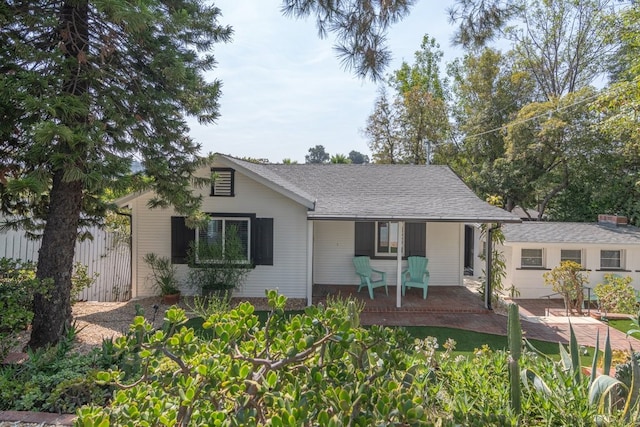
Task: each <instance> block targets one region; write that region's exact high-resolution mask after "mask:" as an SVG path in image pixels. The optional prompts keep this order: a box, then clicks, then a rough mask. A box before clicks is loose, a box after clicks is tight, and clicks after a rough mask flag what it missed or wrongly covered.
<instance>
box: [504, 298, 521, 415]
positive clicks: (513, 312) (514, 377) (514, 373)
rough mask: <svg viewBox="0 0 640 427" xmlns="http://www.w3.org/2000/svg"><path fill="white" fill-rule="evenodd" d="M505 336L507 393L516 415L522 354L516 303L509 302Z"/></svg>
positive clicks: (519, 396)
mask: <svg viewBox="0 0 640 427" xmlns="http://www.w3.org/2000/svg"><path fill="white" fill-rule="evenodd" d="M508 313H509V317H508V321H507V338H508V342H509V359H508V364H509V385H510V387H509V394H510V398H509V399H510V402H511V409H512V410H513V413H514V414H515V415H516V416H519V415H520V413H521V412H522V400H521V399H522V392H521V388H520V356H521V354H522V328H521V327H520V313H519V311H518V305H517V304H513V303H511V304H509V307H508Z"/></svg>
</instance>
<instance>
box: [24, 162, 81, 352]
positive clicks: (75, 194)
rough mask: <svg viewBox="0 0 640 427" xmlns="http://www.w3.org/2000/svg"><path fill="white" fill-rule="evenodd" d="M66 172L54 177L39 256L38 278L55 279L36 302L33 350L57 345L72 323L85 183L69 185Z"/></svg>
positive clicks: (36, 298) (34, 306)
mask: <svg viewBox="0 0 640 427" xmlns="http://www.w3.org/2000/svg"><path fill="white" fill-rule="evenodd" d="M63 175H64V171H57V172H56V173H55V175H54V177H53V187H52V189H51V201H50V203H49V213H48V216H47V223H46V225H45V228H44V234H43V236H42V246H41V247H40V252H39V255H38V272H37V277H38V279H40V280H45V279H52V280H53V283H52V284H51V286H50V287H49V289H48V291H47V292H46V293H38V294H36V296H35V298H34V301H33V313H34V317H33V326H32V330H31V340H30V341H29V347H31V348H39V347H43V346H46V345H49V344H56V343H57V342H58V341H59V340H60V338H61V337H62V336H63V334H64V331H65V328H66V327H67V326H69V324H70V321H71V274H72V270H73V254H74V250H75V245H76V238H77V236H78V222H79V219H80V209H81V207H82V183H81V182H80V181H71V182H65V181H64V180H63Z"/></svg>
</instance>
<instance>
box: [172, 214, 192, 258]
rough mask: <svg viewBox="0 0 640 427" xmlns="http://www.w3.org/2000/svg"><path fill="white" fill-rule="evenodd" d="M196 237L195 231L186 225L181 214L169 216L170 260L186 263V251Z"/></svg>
mask: <svg viewBox="0 0 640 427" xmlns="http://www.w3.org/2000/svg"><path fill="white" fill-rule="evenodd" d="M195 238H196V231H195V230H194V229H193V228H189V227H187V225H186V224H185V218H184V217H183V216H172V217H171V262H172V263H173V264H186V263H187V262H188V256H187V255H188V253H189V248H190V246H191V242H193V241H194V240H195Z"/></svg>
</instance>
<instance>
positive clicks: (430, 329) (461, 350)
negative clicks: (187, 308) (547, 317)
mask: <svg viewBox="0 0 640 427" xmlns="http://www.w3.org/2000/svg"><path fill="white" fill-rule="evenodd" d="M298 313H301V312H291V314H292V315H295V314H298ZM256 314H257V315H258V317H259V318H260V320H261V321H263V322H264V321H265V320H266V318H267V312H256ZM187 325H188V326H190V327H192V328H194V329H195V330H196V331H200V333H203V332H204V335H205V336H206V333H207V331H203V330H202V329H201V327H202V319H201V318H192V319H190V320H189V322H188V324H187ZM405 329H406V330H407V331H408V332H409V333H410V334H411V335H412V336H414V337H415V338H420V339H423V338H426V337H429V336H431V337H435V338H436V339H437V340H438V344H439V345H440V348H439V349H438V351H443V350H444V348H443V347H442V344H444V342H445V341H446V340H447V339H448V338H451V339H453V340H455V342H456V348H455V352H454V354H456V355H465V356H469V355H472V354H473V352H474V350H476V349H479V348H481V347H482V346H483V345H485V344H486V345H487V346H489V348H491V349H492V350H503V349H505V348H506V347H507V337H506V336H502V335H494V334H484V333H481V332H474V331H467V330H463V329H455V328H445V327H436V326H407V327H405ZM529 342H530V343H531V344H532V345H533V346H534V347H535V348H536V349H538V350H539V351H540V352H542V353H544V354H546V355H548V356H551V357H552V358H553V359H556V360H558V359H559V358H560V350H559V348H558V343H557V342H556V343H553V342H547V341H538V340H529ZM587 351H588V354H587V355H582V356H581V358H582V362H581V363H582V364H583V365H586V366H589V365H591V361H592V357H593V351H594V349H593V348H587Z"/></svg>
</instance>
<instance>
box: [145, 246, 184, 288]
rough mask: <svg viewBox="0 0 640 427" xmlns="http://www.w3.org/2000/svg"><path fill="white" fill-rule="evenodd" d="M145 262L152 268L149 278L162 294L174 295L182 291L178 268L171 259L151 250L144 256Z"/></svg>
mask: <svg viewBox="0 0 640 427" xmlns="http://www.w3.org/2000/svg"><path fill="white" fill-rule="evenodd" d="M144 262H145V263H146V264H147V265H148V266H149V267H150V268H151V274H150V275H149V279H150V280H151V282H152V284H153V286H154V288H155V289H157V290H158V292H159V293H160V295H173V294H177V293H178V292H180V288H179V285H180V283H179V282H178V278H177V273H178V270H177V269H176V267H175V266H174V265H173V264H172V263H171V259H169V258H168V257H160V256H158V255H156V254H154V253H153V252H150V253H148V254H146V255H145V256H144Z"/></svg>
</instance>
